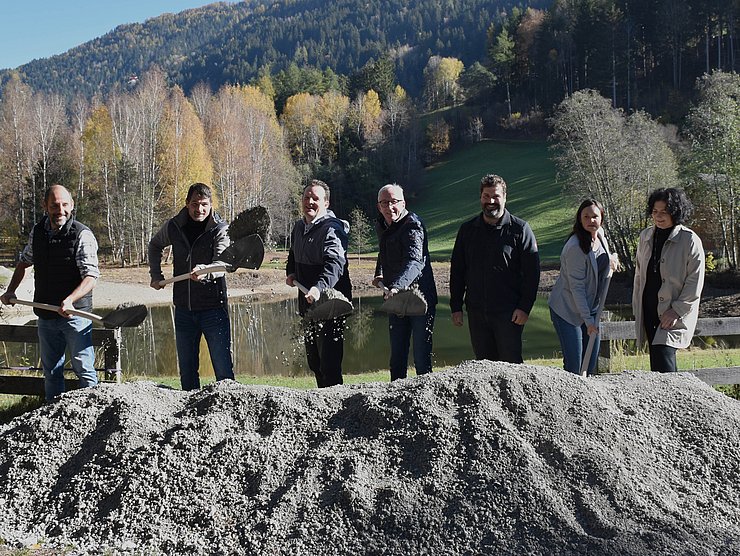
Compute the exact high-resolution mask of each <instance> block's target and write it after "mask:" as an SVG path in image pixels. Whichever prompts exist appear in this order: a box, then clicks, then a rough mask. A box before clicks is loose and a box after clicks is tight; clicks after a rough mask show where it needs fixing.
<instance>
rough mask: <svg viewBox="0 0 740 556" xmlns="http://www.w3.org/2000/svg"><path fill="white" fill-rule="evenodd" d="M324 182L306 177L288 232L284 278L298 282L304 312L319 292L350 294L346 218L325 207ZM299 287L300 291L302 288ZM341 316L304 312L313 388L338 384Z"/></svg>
mask: <svg viewBox="0 0 740 556" xmlns="http://www.w3.org/2000/svg"><path fill="white" fill-rule="evenodd" d="M329 193H330V191H329V186H328V185H326V184H325V183H324V182H323V181H320V180H312V181H311V183H310V184H308V186H306V188H305V189H304V190H303V196H302V198H301V209H302V211H303V218H301V219H300V220H298V221H297V222H296V223H295V225H294V226H293V231H292V232H291V247H290V252H289V253H288V263H287V266H286V269H285V272H286V275H287V276H286V278H285V283H286V284H288V285H289V286H298V288H299V290H300V291H299V293H298V309H299V312H300V314H301V316H303V317H306V316H307V314H308V313H309V310H308V309H309V306H310V305H313V304H317V303H320V302H321V301H322V299H321V298H322V293H323V294H324V296H326V294H327V291H329V290H332V289H334V290H337V291H338V292H339V293H340V294H343V295H344V297H346V299H347V300H351V299H352V284H351V283H350V281H349V271H348V261H347V234H348V233H349V224H348V223H347V222H346V221H344V220H340V219H339V218H337V217H336V216H334V213H333V212H332V211H330V210H329ZM303 290H305V292H304V291H303ZM345 321H346V318H345V317H336V318H330V319H327V320H318V321H317V320H312V319H310V318H304V321H303V326H304V330H303V338H304V345H305V347H306V359H307V360H308V366H309V368H310V369H311V370H312V371H313V372H314V374H315V375H316V384H317V386H318V387H319V388H325V387H328V386H335V385H337V384H342V383H343V380H342V358H343V357H344V323H345Z"/></svg>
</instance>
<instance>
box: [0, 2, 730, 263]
mask: <svg viewBox="0 0 740 556" xmlns="http://www.w3.org/2000/svg"><path fill="white" fill-rule="evenodd" d="M739 5H740V2H738V1H736V0H733V1H732V2H718V1H702V0H661V1H652V0H646V1H643V2H630V1H627V0H619V1H618V0H613V1H612V0H554V1H552V2H529V3H526V4H525V3H517V4H516V5H514V4H513V3H512V2H495V1H494V2H484V1H482V0H464V1H460V2H452V1H449V2H441V1H434V2H413V3H408V2H400V1H398V2H394V1H391V0H387V1H384V2H381V1H375V2H367V3H365V4H363V7H362V8H360V7H359V5H358V4H357V3H356V2H354V0H344V1H341V2H335V3H324V2H319V1H315V0H294V1H282V2H270V3H266V2H245V3H240V4H234V5H230V4H212V5H209V6H206V7H204V8H199V9H195V10H189V11H186V12H182V13H180V14H174V15H173V14H166V15H163V16H161V17H159V18H154V19H152V20H149V21H147V22H146V23H144V24H137V25H122V26H120V27H118V28H116V29H115V30H114V31H112V32H111V33H109V34H107V35H105V36H103V37H101V38H99V39H96V40H94V41H91V42H90V43H88V44H86V45H82V46H80V47H78V48H76V49H73V50H71V51H69V52H68V53H66V54H63V55H60V56H55V57H53V58H50V59H48V60H37V61H34V62H32V63H30V64H26V65H25V66H22V67H20V68H18V69H17V70H13V71H5V72H3V73H2V76H1V79H2V93H1V95H2V96H0V180H2V183H3V190H4V191H5V192H6V199H7V201H8V202H6V203H5V204H4V206H3V207H2V209H0V235H2V236H3V237H6V238H16V239H17V241H22V240H23V238H24V237H25V236H26V235H27V233H28V231H29V229H30V227H31V226H32V225H33V224H34V223H35V222H36V221H38V219H39V218H40V216H41V213H40V203H39V199H40V196H41V195H42V193H43V191H44V190H45V188H46V187H47V186H48V185H50V184H52V183H63V184H66V185H68V186H69V187H70V188H72V189H73V191H74V194H75V199H76V205H77V209H78V215H79V217H80V219H81V220H83V221H84V222H86V223H88V224H89V225H91V226H92V227H93V228H95V229H105V230H106V234H105V237H104V238H102V239H101V248H102V249H101V251H102V253H103V254H105V255H106V256H108V257H109V258H110V260H112V261H115V262H116V263H118V264H122V265H125V264H138V263H142V262H145V258H146V244H147V242H148V239H149V237H150V236H151V233H152V232H153V230H154V229H155V227H156V226H157V225H158V224H159V223H160V222H161V221H162V219H163V218H164V217H165V216H166V215H170V214H172V213H173V212H174V211H176V210H177V209H178V208H179V207H181V206H182V204H183V195H184V192H185V191H186V190H187V186H188V185H189V184H190V183H192V182H194V181H205V182H208V183H212V184H213V185H214V187H215V189H216V192H217V195H218V199H219V207H218V210H219V211H220V212H221V213H222V214H223V215H224V216H225V217H226V218H227V219H231V218H233V217H234V216H235V215H236V214H237V213H239V212H240V211H241V210H244V209H245V208H248V207H250V206H254V205H256V204H263V205H265V206H267V207H268V208H269V209H270V210H271V212H272V214H273V222H274V225H273V231H272V241H273V242H274V243H275V245H278V246H279V245H281V243H282V242H284V241H285V239H286V236H287V235H288V234H287V232H288V230H289V227H290V225H291V222H292V220H293V219H294V218H295V217H297V210H296V209H297V205H296V203H295V202H294V199H295V197H296V193H297V191H298V190H299V189H300V187H301V184H303V183H305V182H306V180H308V179H310V178H312V177H318V178H321V179H324V180H325V181H327V182H328V183H330V184H331V185H332V187H333V195H332V205H333V208H334V209H335V210H336V212H337V213H338V214H340V215H342V216H344V217H347V216H348V215H349V214H350V213H353V214H354V215H356V218H362V217H363V215H369V214H373V212H372V210H373V206H372V199H373V194H374V192H375V191H377V187H378V184H382V183H387V182H391V181H396V182H399V183H402V184H404V185H405V186H407V187H409V188H410V190H411V191H413V189H414V187H416V186H417V185H418V184H419V180H420V175H421V174H420V173H421V170H422V169H423V168H424V167H425V166H426V165H429V164H430V163H432V162H434V161H436V160H439V159H440V158H441V157H444V156H446V155H447V154H448V153H449V152H450V151H451V150H454V149H458V148H464V146H465V145H466V144H470V143H473V142H478V141H482V140H484V139H486V138H491V137H517V138H536V139H539V140H544V139H546V138H547V137H550V138H551V139H552V141H553V146H554V150H553V157H554V159H555V161H556V164H557V165H558V170H559V176H560V180H561V181H562V185H563V187H564V189H565V191H566V192H567V191H569V190H571V191H572V190H573V185H574V184H579V186H580V187H581V188H584V187H586V188H588V189H589V192H591V193H592V194H597V195H599V196H600V197H601V198H605V199H606V198H607V192H608V194H609V195H611V194H612V193H614V195H615V196H614V199H615V202H616V205H618V206H620V205H621V206H623V207H626V206H627V204H625V203H620V202H619V200H620V199H625V198H628V199H633V201H634V202H633V205H631V206H632V209H631V210H632V212H634V211H635V210H636V209H635V208H634V207H637V206H639V205H640V199H643V198H644V195H645V193H646V191H647V190H648V189H649V188H651V187H656V186H659V185H680V186H685V187H687V188H693V189H694V190H695V191H696V193H697V195H698V196H699V198H702V200H703V201H704V202H703V203H702V206H701V207H699V208H700V209H701V210H700V211H699V215H700V217H701V218H702V219H703V222H705V224H704V225H705V226H707V234H708V236H709V237H710V238H712V244H713V245H716V246H717V247H716V249H717V257H718V259H719V260H721V261H722V262H723V264H727V265H728V266H731V267H734V266H736V264H737V254H738V245H739V244H740V243H739V242H738V224H737V222H738V206H737V201H736V200H734V199H735V197H736V195H735V191H736V189H737V184H738V179H740V170H739V169H738V166H737V162H735V161H736V160H740V154H739V153H737V150H738V145H739V144H740V140H738V133H740V131H738V130H740V116H739V115H738V114H739V113H740V110H739V109H738V98H740V93H739V92H738V90H739V89H740V86H739V85H738V80H737V74H736V73H734V71H735V70H736V64H737V62H736V55H737V50H738V47H737V44H736V40H735V36H736V31H737V28H738V13H740V10H738V6H739ZM670 10H673V11H670ZM667 13H671V14H676V17H671V18H666V17H664V15H665V14H667ZM679 15H680V17H679ZM597 132H598V133H597ZM594 133H595V135H594ZM594 137H598V138H599V139H603V138H604V137H606V139H604V140H603V141H596V140H595V139H594ZM589 149H591V150H590V151H589ZM625 152H629V153H630V156H629V157H627V156H626V155H624V153H625ZM614 153H617V154H619V156H614ZM576 155H577V156H576ZM584 157H585V158H584ZM620 159H621V162H620ZM584 160H588V161H591V162H592V161H594V160H597V161H598V163H599V164H601V166H600V167H598V168H596V167H595V166H594V164H593V163H591V164H590V166H589V164H586V163H584ZM604 176H606V178H605V177H604ZM604 188H606V189H604ZM620 188H621V189H620ZM581 191H582V190H581ZM625 195H627V196H626V197H625ZM353 209H356V210H354V211H353ZM625 210H626V208H625ZM638 212H639V211H638ZM718 217H719V220H718V221H717V218H718ZM636 222H637V219H636V218H635V217H634V214H627V213H625V214H624V215H623V216H620V215H619V213H618V212H617V219H615V221H614V226H615V229H617V230H619V226H621V225H622V224H623V231H622V232H619V233H624V241H623V242H620V241H618V242H617V245H618V246H620V249H621V250H623V251H624V254H625V255H626V254H628V253H629V251H630V250H631V249H632V248H633V246H632V245H631V244H630V242H629V240H628V239H627V238H628V237H632V236H633V235H634V233H633V232H634V230H633V228H634V227H635V225H636ZM713 223H714V224H713Z"/></svg>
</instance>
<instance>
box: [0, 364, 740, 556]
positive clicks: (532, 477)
mask: <svg viewBox="0 0 740 556" xmlns="http://www.w3.org/2000/svg"><path fill="white" fill-rule="evenodd" d="M739 508H740V404H738V402H737V401H735V400H732V399H730V398H728V397H726V396H724V395H723V394H720V393H718V392H715V391H714V390H713V389H711V388H709V387H708V386H706V385H704V384H703V383H701V382H699V381H698V380H697V379H695V378H693V377H692V376H691V375H688V374H681V373H679V374H673V375H659V374H653V373H646V372H628V373H624V374H621V375H614V376H603V377H596V378H590V379H581V378H580V377H578V376H575V375H572V374H569V373H565V372H563V371H560V370H556V369H552V368H545V367H533V366H516V365H507V364H502V363H491V362H468V363H465V364H463V365H461V366H459V367H457V368H455V369H452V370H449V371H446V372H441V373H435V374H433V375H427V376H424V377H419V378H414V379H408V380H403V381H398V382H395V383H393V384H384V383H377V384H363V385H356V386H341V387H335V388H331V389H326V390H320V391H319V390H314V391H297V390H291V389H284V388H275V387H259V386H244V385H240V384H238V383H236V382H232V381H224V382H221V383H218V384H215V385H212V386H209V387H207V388H204V389H202V390H200V391H197V392H193V393H185V392H180V391H177V390H171V389H168V388H164V387H161V386H158V385H156V384H154V383H151V382H136V383H127V384H123V385H104V386H100V387H98V388H95V389H91V390H82V391H76V392H71V393H68V394H66V395H64V396H63V397H62V398H61V399H60V400H59V401H57V402H56V403H53V404H50V405H47V406H44V407H42V408H40V409H38V410H36V411H34V412H31V413H29V414H26V415H23V416H21V417H18V418H16V419H14V420H13V421H11V422H10V423H9V424H7V425H4V426H2V428H0V537H2V539H3V540H4V542H5V543H6V545H5V546H6V547H22V546H31V545H33V544H39V545H41V546H43V547H45V548H59V549H60V553H61V550H62V549H64V550H65V552H64V553H65V554H101V553H105V554H167V555H180V554H181V555H190V554H204V555H205V554H207V555H217V554H218V555H224V554H255V555H256V554H285V555H288V554H291V555H293V554H300V555H324V554H326V555H334V554H348V555H349V554H397V555H404V556H406V555H416V554H430V555H432V554H433V555H439V554H451V555H453V554H460V555H462V554H512V555H513V554H534V555H537V554H543V555H544V554H548V555H550V554H552V555H561V554H562V555H565V554H594V555H631V554H634V555H656V554H661V555H665V554H667V555H671V554H676V555H678V554H681V555H715V556H719V555H735V554H740V509H739Z"/></svg>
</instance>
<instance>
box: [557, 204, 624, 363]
mask: <svg viewBox="0 0 740 556" xmlns="http://www.w3.org/2000/svg"><path fill="white" fill-rule="evenodd" d="M603 223H604V207H603V206H602V205H601V203H600V202H598V201H597V200H595V199H586V200H585V201H583V202H582V203H581V205H580V206H579V207H578V212H576V219H575V222H574V224H573V231H572V232H571V233H570V236H569V237H568V240H567V241H566V242H565V246H564V247H563V251H562V252H561V254H560V275H559V276H558V279H557V281H556V282H555V286H554V287H553V289H552V292H551V293H550V299H549V301H548V305H549V306H550V318H551V319H552V323H553V326H554V327H555V331H556V332H557V334H558V339H559V340H560V346H561V348H562V350H563V367H564V368H565V370H566V371H569V372H571V373H577V374H580V372H581V365H582V362H583V358H584V357H585V352H586V349H587V346H588V341H589V336H590V335H594V334H595V335H596V338H595V340H594V341H595V344H594V345H596V346H598V341H599V336H598V334H599V323H598V322H597V321H596V317H597V314H598V312H599V305H600V300H601V294H602V292H604V290H605V288H606V287H607V281H608V280H607V279H608V277H609V276H610V275H611V272H612V270H613V269H615V268H616V266H617V258H616V256H613V255H612V254H611V253H610V252H609V245H608V244H607V242H606V238H605V237H604V231H603V229H602V225H603ZM598 354H599V350H598V348H596V349H594V350H593V351H592V353H591V357H590V359H589V363H588V373H589V374H593V373H594V372H595V370H596V362H597V360H598Z"/></svg>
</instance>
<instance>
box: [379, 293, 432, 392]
mask: <svg viewBox="0 0 740 556" xmlns="http://www.w3.org/2000/svg"><path fill="white" fill-rule="evenodd" d="M435 313H436V309H435V308H434V307H429V309H428V310H427V314H426V315H418V316H414V317H399V316H398V315H393V314H389V315H388V333H389V335H390V340H391V342H390V343H391V362H390V366H391V380H397V379H399V378H406V376H407V372H408V366H409V340H410V339H411V336H412V335H413V344H414V366H415V367H416V374H417V375H423V374H426V373H431V372H432V333H433V332H434V315H435Z"/></svg>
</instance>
